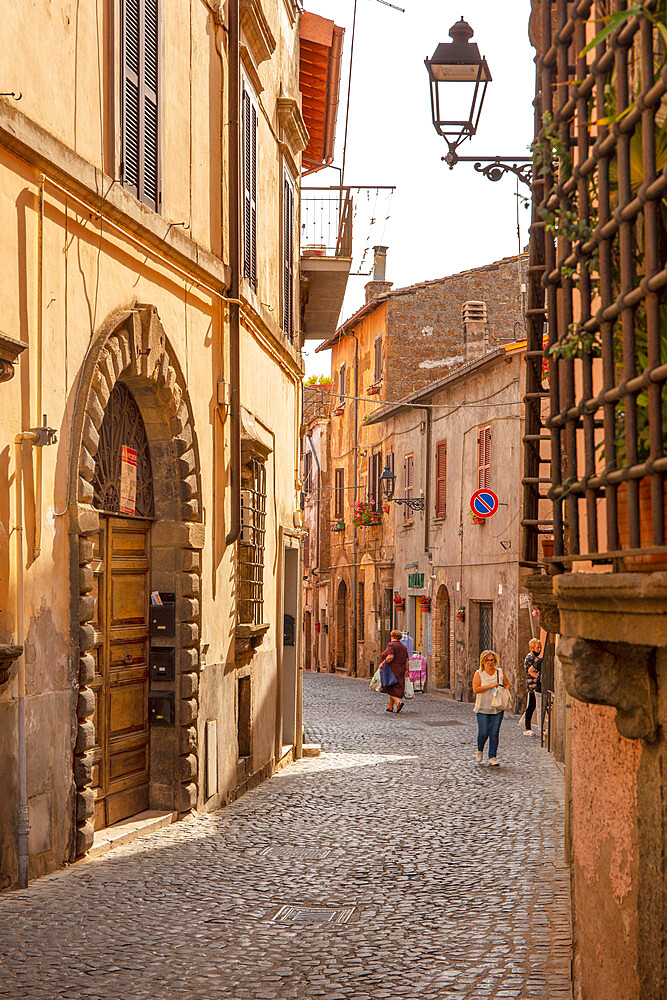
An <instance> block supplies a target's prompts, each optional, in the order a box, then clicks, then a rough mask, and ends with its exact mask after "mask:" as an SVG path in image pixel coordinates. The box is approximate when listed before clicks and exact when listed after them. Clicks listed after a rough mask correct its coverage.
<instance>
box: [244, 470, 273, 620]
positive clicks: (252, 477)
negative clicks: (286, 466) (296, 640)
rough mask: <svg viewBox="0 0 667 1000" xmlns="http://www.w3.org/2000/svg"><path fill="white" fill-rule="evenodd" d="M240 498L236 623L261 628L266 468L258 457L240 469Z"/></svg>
mask: <svg viewBox="0 0 667 1000" xmlns="http://www.w3.org/2000/svg"><path fill="white" fill-rule="evenodd" d="M241 498H242V504H241V538H240V540H239V602H238V607H239V622H240V623H241V624H244V625H261V624H262V617H263V612H264V545H265V538H266V466H265V463H264V462H262V461H260V460H259V459H257V458H251V459H250V460H249V461H248V462H247V463H246V464H244V465H242V466H241Z"/></svg>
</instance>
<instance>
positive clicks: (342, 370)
mask: <svg viewBox="0 0 667 1000" xmlns="http://www.w3.org/2000/svg"><path fill="white" fill-rule="evenodd" d="M338 383H339V392H340V405H341V406H345V396H346V395H347V384H346V381H345V362H343V364H342V365H341V366H340V376H339V379H338Z"/></svg>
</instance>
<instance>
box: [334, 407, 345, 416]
mask: <svg viewBox="0 0 667 1000" xmlns="http://www.w3.org/2000/svg"><path fill="white" fill-rule="evenodd" d="M344 413H345V407H344V406H337V407H336V409H335V410H334V414H335V416H337V417H342V416H343V414H344Z"/></svg>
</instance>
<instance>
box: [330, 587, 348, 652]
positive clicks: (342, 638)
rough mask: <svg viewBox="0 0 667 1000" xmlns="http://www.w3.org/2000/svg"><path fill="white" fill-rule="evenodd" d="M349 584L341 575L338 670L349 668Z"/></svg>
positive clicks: (337, 608)
mask: <svg viewBox="0 0 667 1000" xmlns="http://www.w3.org/2000/svg"><path fill="white" fill-rule="evenodd" d="M348 605H349V597H348V586H347V583H346V582H345V579H344V578H343V577H341V579H340V581H339V583H338V587H337V589H336V651H335V656H334V666H335V669H336V670H349V663H348V647H349V642H348V639H347V633H348V627H347V626H348V621H347V619H348V610H349V608H348Z"/></svg>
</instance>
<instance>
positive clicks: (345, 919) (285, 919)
mask: <svg viewBox="0 0 667 1000" xmlns="http://www.w3.org/2000/svg"><path fill="white" fill-rule="evenodd" d="M354 913H355V907H354V906H302V905H300V904H298V903H297V904H296V905H292V906H290V905H285V906H281V907H280V909H279V910H278V912H277V913H276V914H274V916H273V917H271V920H272V921H273V922H274V923H283V924H284V923H292V922H294V921H296V922H299V923H305V924H347V923H349V922H350V920H351V919H352V917H353V916H354Z"/></svg>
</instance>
